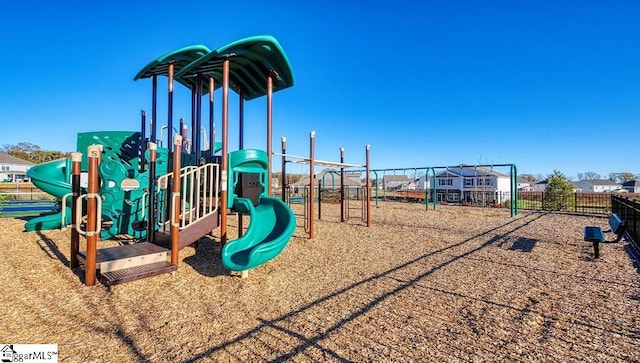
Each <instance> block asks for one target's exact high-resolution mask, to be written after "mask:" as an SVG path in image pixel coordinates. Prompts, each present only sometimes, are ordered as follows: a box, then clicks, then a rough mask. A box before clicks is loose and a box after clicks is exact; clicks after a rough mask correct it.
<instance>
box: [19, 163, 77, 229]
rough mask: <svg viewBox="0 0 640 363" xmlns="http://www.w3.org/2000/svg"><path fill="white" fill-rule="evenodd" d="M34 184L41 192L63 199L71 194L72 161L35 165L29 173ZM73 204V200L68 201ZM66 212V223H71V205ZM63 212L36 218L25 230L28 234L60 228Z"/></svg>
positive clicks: (27, 224)
mask: <svg viewBox="0 0 640 363" xmlns="http://www.w3.org/2000/svg"><path fill="white" fill-rule="evenodd" d="M27 176H28V177H29V178H31V181H32V182H33V184H34V185H35V186H36V187H38V188H39V189H40V190H42V191H44V192H46V193H48V194H50V195H53V196H54V197H56V198H58V199H62V197H64V195H65V194H67V193H70V192H71V182H70V180H71V179H70V178H71V160H70V159H58V160H53V161H50V162H47V163H44V164H39V165H34V166H32V167H31V168H30V169H29V171H28V172H27ZM67 202H69V203H70V202H71V198H69V199H68V200H67ZM66 209H67V210H66V211H65V212H66V214H65V219H66V221H65V222H66V223H67V224H69V223H71V205H70V204H67V208H66ZM61 213H62V212H58V213H54V214H48V215H44V216H40V217H35V218H32V219H30V220H28V221H27V223H25V225H24V229H25V230H26V231H27V232H32V231H41V230H48V229H55V228H60V227H61V226H62V215H61Z"/></svg>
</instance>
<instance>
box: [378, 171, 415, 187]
mask: <svg viewBox="0 0 640 363" xmlns="http://www.w3.org/2000/svg"><path fill="white" fill-rule="evenodd" d="M411 181H412V180H411V179H409V177H408V176H407V175H405V174H399V175H383V176H382V189H384V190H400V189H401V188H402V186H403V185H405V186H406V185H408V184H409V183H411ZM413 189H415V186H414V188H413Z"/></svg>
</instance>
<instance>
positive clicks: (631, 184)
mask: <svg viewBox="0 0 640 363" xmlns="http://www.w3.org/2000/svg"><path fill="white" fill-rule="evenodd" d="M622 188H624V189H625V190H626V191H627V192H629V193H640V180H629V181H626V182H624V183H622Z"/></svg>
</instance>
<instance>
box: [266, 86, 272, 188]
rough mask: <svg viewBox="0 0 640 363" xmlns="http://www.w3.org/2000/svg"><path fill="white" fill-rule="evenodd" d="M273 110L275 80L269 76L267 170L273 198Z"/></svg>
mask: <svg viewBox="0 0 640 363" xmlns="http://www.w3.org/2000/svg"><path fill="white" fill-rule="evenodd" d="M272 108H273V78H272V75H271V74H269V77H267V158H268V164H269V166H268V169H267V196H269V197H270V196H271V195H272V194H273V193H272V190H271V159H272V157H273V155H272V154H273V146H272V145H271V140H272V135H271V133H272V132H273V131H272V130H273V119H272V115H273V113H272Z"/></svg>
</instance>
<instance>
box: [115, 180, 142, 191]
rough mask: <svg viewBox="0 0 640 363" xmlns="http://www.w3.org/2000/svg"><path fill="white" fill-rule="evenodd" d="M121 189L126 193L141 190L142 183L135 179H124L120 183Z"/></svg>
mask: <svg viewBox="0 0 640 363" xmlns="http://www.w3.org/2000/svg"><path fill="white" fill-rule="evenodd" d="M120 188H121V189H122V190H124V191H125V192H129V191H131V190H136V189H140V182H139V181H138V180H137V179H133V178H127V179H122V181H121V182H120Z"/></svg>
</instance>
